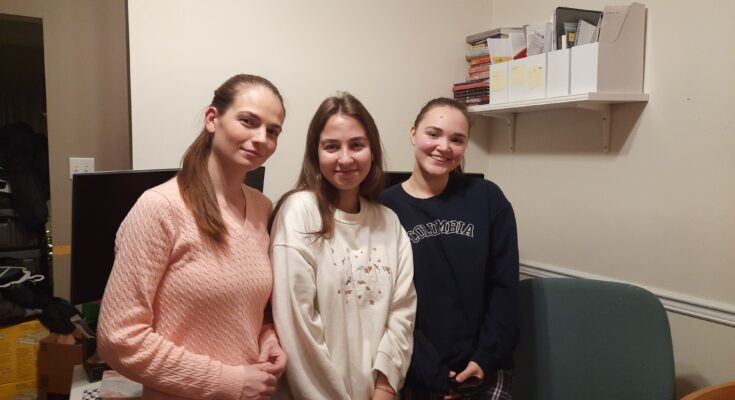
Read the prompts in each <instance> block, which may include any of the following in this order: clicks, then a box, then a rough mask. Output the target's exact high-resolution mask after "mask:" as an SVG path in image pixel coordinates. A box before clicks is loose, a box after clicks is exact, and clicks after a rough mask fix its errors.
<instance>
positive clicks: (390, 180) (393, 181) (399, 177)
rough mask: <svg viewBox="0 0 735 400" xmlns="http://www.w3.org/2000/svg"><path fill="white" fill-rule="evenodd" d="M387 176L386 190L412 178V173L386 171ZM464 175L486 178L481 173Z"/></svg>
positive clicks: (466, 173)
mask: <svg viewBox="0 0 735 400" xmlns="http://www.w3.org/2000/svg"><path fill="white" fill-rule="evenodd" d="M385 175H386V176H387V179H386V183H385V187H386V188H389V187H391V186H393V185H397V184H399V183H402V182H404V181H406V180H407V179H408V178H409V177H411V173H410V172H407V171H386V172H385ZM463 175H465V176H471V177H475V178H485V174H483V173H481V172H464V173H463Z"/></svg>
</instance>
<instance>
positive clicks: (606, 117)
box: [577, 104, 612, 153]
mask: <svg viewBox="0 0 735 400" xmlns="http://www.w3.org/2000/svg"><path fill="white" fill-rule="evenodd" d="M577 107H579V108H583V109H586V110H592V111H597V112H598V113H599V114H600V121H601V122H602V149H603V150H604V151H605V153H609V152H610V125H611V124H612V105H611V104H580V105H578V106H577Z"/></svg>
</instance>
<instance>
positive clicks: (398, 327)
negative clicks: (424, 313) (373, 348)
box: [373, 221, 416, 392]
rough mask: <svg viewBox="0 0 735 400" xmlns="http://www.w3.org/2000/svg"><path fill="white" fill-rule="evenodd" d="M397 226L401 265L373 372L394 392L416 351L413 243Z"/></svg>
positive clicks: (398, 387)
mask: <svg viewBox="0 0 735 400" xmlns="http://www.w3.org/2000/svg"><path fill="white" fill-rule="evenodd" d="M396 225H398V243H399V249H400V250H399V252H400V254H399V257H398V260H399V263H398V266H397V268H396V277H395V278H394V279H395V282H394V289H393V293H392V296H391V303H390V309H389V315H388V321H387V323H386V329H385V333H384V334H383V337H382V339H381V340H380V343H379V344H378V352H377V355H376V357H375V364H374V366H373V369H374V370H377V371H380V372H382V373H383V375H385V376H386V378H388V382H389V383H390V385H391V386H392V387H393V389H394V390H395V391H396V392H398V390H399V389H400V388H401V386H403V381H404V378H405V376H406V372H407V370H408V366H409V364H410V362H411V352H412V351H413V328H414V323H415V320H416V289H415V288H414V285H413V253H412V250H411V242H410V241H409V240H408V236H407V235H406V232H405V231H404V230H403V228H401V227H400V225H399V224H398V223H397V221H396Z"/></svg>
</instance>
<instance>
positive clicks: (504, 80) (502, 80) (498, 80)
mask: <svg viewBox="0 0 735 400" xmlns="http://www.w3.org/2000/svg"><path fill="white" fill-rule="evenodd" d="M507 85H508V74H507V73H506V72H505V70H502V71H493V72H491V73H490V91H491V92H502V91H503V90H505V87H506V86H507Z"/></svg>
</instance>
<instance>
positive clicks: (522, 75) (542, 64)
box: [508, 54, 546, 103]
mask: <svg viewBox="0 0 735 400" xmlns="http://www.w3.org/2000/svg"><path fill="white" fill-rule="evenodd" d="M545 95H546V54H537V55H535V56H531V57H526V58H521V59H518V60H513V61H511V62H510V63H508V102H509V103H512V102H516V101H526V100H535V99H541V98H543V97H544V96H545Z"/></svg>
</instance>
